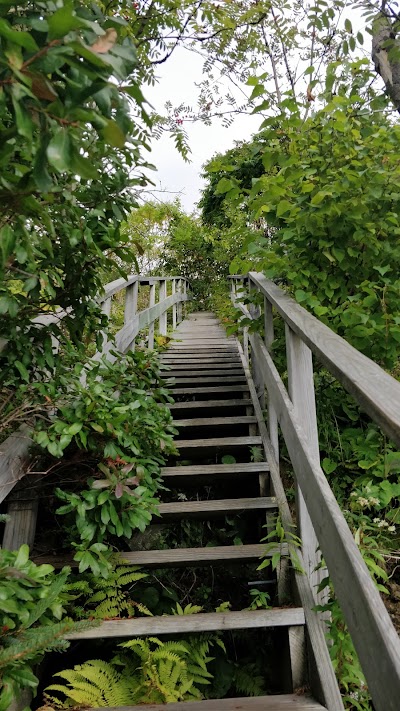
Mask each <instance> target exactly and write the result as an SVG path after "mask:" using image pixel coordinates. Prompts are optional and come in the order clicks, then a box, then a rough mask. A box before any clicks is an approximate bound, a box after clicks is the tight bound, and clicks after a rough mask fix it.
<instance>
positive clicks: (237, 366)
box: [162, 360, 243, 372]
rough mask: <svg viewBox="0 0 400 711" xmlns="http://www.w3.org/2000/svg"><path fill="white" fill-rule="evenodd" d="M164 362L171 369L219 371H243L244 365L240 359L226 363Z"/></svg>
mask: <svg viewBox="0 0 400 711" xmlns="http://www.w3.org/2000/svg"><path fill="white" fill-rule="evenodd" d="M162 364H163V365H168V366H169V367H170V369H171V370H189V371H192V370H194V371H196V370H210V371H215V370H217V371H218V372H224V371H225V370H240V371H241V372H243V366H242V364H241V362H240V361H239V360H234V361H228V362H226V363H215V362H211V363H198V362H197V361H194V362H188V361H186V362H185V363H176V362H174V363H166V362H165V361H162Z"/></svg>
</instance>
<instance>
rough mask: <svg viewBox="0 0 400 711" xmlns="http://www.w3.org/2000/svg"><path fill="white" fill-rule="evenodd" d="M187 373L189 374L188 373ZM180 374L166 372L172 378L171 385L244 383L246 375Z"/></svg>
mask: <svg viewBox="0 0 400 711" xmlns="http://www.w3.org/2000/svg"><path fill="white" fill-rule="evenodd" d="M188 375H189V374H188ZM188 375H186V374H185V375H180V376H179V377H176V374H174V375H171V374H170V373H168V378H171V380H173V383H172V385H173V386H175V385H189V384H190V385H204V383H222V384H224V383H227V384H228V383H246V382H247V380H246V377H245V376H244V375H229V376H227V375H219V376H218V375H208V376H206V377H204V376H199V377H193V375H190V377H188Z"/></svg>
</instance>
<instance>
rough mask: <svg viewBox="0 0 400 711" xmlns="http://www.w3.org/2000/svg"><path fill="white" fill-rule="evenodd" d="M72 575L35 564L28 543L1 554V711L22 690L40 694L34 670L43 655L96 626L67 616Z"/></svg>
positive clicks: (6, 710)
mask: <svg viewBox="0 0 400 711" xmlns="http://www.w3.org/2000/svg"><path fill="white" fill-rule="evenodd" d="M68 573H69V568H64V569H63V570H62V572H61V573H59V574H57V575H56V574H54V568H53V567H52V566H51V565H40V566H38V565H35V563H33V562H32V561H31V560H29V548H28V546H26V545H23V546H21V547H20V549H19V551H7V550H1V551H0V599H1V617H0V628H1V643H0V676H1V682H0V710H1V711H8V709H9V708H10V706H11V704H12V703H13V701H14V700H16V699H17V698H18V696H19V694H20V692H21V690H23V689H25V688H26V687H30V688H31V689H32V690H35V689H36V687H37V685H38V683H39V680H38V679H37V677H36V676H35V674H34V672H33V667H34V665H35V664H37V662H38V661H39V660H40V659H41V657H42V656H43V654H44V652H46V651H49V650H51V649H66V648H67V647H68V645H69V643H68V642H67V641H66V640H65V639H64V637H65V635H66V634H67V632H73V631H79V630H83V629H86V628H87V627H88V626H91V625H93V623H88V622H81V623H75V622H74V621H73V620H71V619H69V618H66V617H64V618H63V615H64V614H65V609H64V607H63V600H62V590H63V587H64V585H65V582H66V580H67V577H68Z"/></svg>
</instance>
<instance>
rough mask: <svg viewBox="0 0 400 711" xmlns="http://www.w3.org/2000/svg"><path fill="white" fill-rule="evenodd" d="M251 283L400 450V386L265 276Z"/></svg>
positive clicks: (253, 278) (252, 276)
mask: <svg viewBox="0 0 400 711" xmlns="http://www.w3.org/2000/svg"><path fill="white" fill-rule="evenodd" d="M249 279H250V281H251V282H252V283H253V284H254V285H255V286H256V287H257V288H258V289H259V291H260V292H261V293H262V294H264V296H266V298H267V299H268V301H269V302H270V303H271V304H272V305H273V306H275V308H276V310H277V311H278V313H279V314H280V315H281V316H282V317H283V319H284V320H285V322H286V323H287V324H289V325H290V327H291V329H292V330H293V331H294V332H295V333H297V335H298V336H299V337H300V338H301V340H302V341H304V343H306V344H307V345H308V346H309V348H310V349H311V350H312V352H313V353H315V355H316V356H317V358H318V360H320V361H321V363H323V365H324V366H325V367H326V368H327V369H328V370H329V371H330V372H331V373H332V374H333V375H334V376H335V377H336V378H337V379H338V380H339V382H340V383H342V385H343V386H344V387H345V388H346V390H347V391H348V392H349V393H350V394H351V395H352V396H353V397H354V399H355V400H357V402H358V403H359V404H360V405H361V407H362V408H363V410H365V412H367V414H368V415H369V416H370V417H371V418H372V419H373V420H375V422H377V423H378V425H379V426H380V427H381V428H382V430H383V431H384V432H385V434H387V435H388V437H389V438H390V439H391V440H393V441H394V442H395V443H396V444H397V445H398V446H400V383H399V382H398V381H397V380H395V379H394V378H392V376H391V375H389V374H388V373H386V372H385V371H384V370H383V369H382V368H381V367H380V366H379V365H377V364H376V363H374V361H372V360H371V359H370V358H367V356H365V355H363V354H362V353H360V351H358V350H357V349H356V348H354V347H353V346H351V345H350V343H347V341H345V340H344V338H341V336H338V335H337V334H336V333H334V332H333V331H332V329H330V328H329V327H328V326H325V324H323V323H321V321H319V320H318V319H317V318H315V316H313V315H312V314H310V313H309V312H308V311H306V310H305V309H304V308H303V307H302V306H300V304H297V303H296V302H295V301H294V300H293V299H292V298H291V297H290V296H289V295H288V294H285V292H284V291H282V289H280V288H279V287H278V286H276V284H274V283H273V282H272V281H270V280H269V279H266V278H265V277H264V276H263V275H262V274H257V273H255V272H250V274H249Z"/></svg>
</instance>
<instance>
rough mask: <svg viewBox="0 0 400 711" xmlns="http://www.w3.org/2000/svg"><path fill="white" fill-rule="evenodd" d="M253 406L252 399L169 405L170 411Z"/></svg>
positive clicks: (196, 401) (197, 401)
mask: <svg viewBox="0 0 400 711" xmlns="http://www.w3.org/2000/svg"><path fill="white" fill-rule="evenodd" d="M252 404H253V402H252V400H251V399H250V398H243V399H242V400H240V398H236V399H235V398H232V399H231V400H192V401H191V402H174V403H173V404H171V405H168V407H169V409H170V410H189V409H191V408H193V409H194V410H203V409H211V408H212V407H229V408H231V409H233V408H235V407H250V406H251V405H252Z"/></svg>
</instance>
